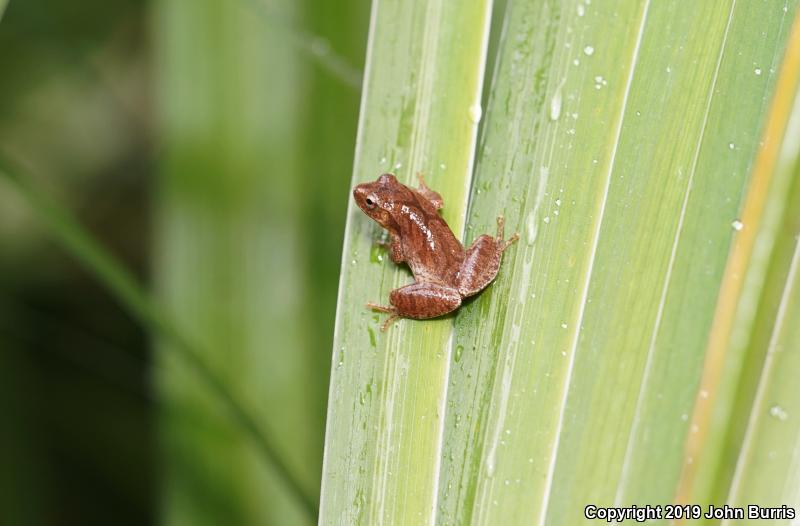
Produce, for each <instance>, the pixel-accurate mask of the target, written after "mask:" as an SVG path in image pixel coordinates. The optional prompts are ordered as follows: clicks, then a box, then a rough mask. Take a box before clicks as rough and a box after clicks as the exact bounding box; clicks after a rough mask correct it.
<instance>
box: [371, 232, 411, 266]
mask: <svg viewBox="0 0 800 526" xmlns="http://www.w3.org/2000/svg"><path fill="white" fill-rule="evenodd" d="M390 237H391V239H390V240H389V241H388V242H387V241H378V242H377V243H378V245H380V246H382V247H383V248H385V249H386V250H388V251H389V257H390V258H392V261H394V262H395V263H397V264H398V265H399V264H400V263H402V262H403V261H405V258H404V257H403V245H402V244H401V243H400V238H399V237H397V236H395V235H391V236H390Z"/></svg>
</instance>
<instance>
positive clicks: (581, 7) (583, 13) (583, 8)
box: [578, 4, 586, 16]
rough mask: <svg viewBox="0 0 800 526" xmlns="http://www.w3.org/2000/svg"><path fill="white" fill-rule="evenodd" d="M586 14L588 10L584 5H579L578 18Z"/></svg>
mask: <svg viewBox="0 0 800 526" xmlns="http://www.w3.org/2000/svg"><path fill="white" fill-rule="evenodd" d="M585 14H586V8H585V7H583V4H578V16H583V15H585Z"/></svg>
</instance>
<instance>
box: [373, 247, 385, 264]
mask: <svg viewBox="0 0 800 526" xmlns="http://www.w3.org/2000/svg"><path fill="white" fill-rule="evenodd" d="M385 251H386V249H385V248H384V247H382V246H380V245H373V246H372V248H370V249H369V261H370V262H371V263H382V262H383V253H384V252H385Z"/></svg>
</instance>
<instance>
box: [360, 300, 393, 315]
mask: <svg viewBox="0 0 800 526" xmlns="http://www.w3.org/2000/svg"><path fill="white" fill-rule="evenodd" d="M367 307H368V308H370V309H372V310H378V311H381V312H387V313H389V314H395V313H396V312H397V310H396V309H395V308H394V307H385V306H383V305H378V304H377V303H372V302H368V303H367Z"/></svg>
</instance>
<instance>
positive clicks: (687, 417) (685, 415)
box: [681, 413, 689, 422]
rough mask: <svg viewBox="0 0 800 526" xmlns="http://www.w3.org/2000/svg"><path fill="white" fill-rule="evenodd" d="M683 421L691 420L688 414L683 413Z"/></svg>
mask: <svg viewBox="0 0 800 526" xmlns="http://www.w3.org/2000/svg"><path fill="white" fill-rule="evenodd" d="M681 420H683V421H684V422H686V421H687V420H689V415H688V414H686V413H683V414H682V415H681Z"/></svg>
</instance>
